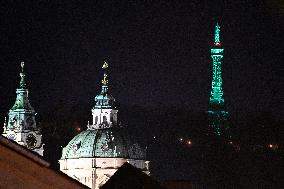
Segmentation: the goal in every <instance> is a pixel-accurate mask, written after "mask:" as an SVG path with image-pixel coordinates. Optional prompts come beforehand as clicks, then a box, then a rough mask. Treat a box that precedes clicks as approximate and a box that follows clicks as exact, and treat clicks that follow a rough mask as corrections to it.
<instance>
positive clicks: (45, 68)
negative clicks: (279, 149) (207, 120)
mask: <svg viewBox="0 0 284 189" xmlns="http://www.w3.org/2000/svg"><path fill="white" fill-rule="evenodd" d="M279 5H280V4H277V1H275V2H274V3H268V1H267V2H265V1H264V2H263V1H257V3H253V2H246V3H245V2H243V3H240V2H230V1H215V2H214V1H210V2H206V1H201V2H200V1H191V2H187V3H157V2H155V3H154V2H152V1H145V2H143V3H142V2H140V3H138V2H129V3H114V2H110V1H104V2H101V3H99V2H86V3H51V2H48V3H47V2H44V1H38V2H37V3H25V4H21V3H3V2H2V3H1V11H0V13H1V15H0V17H1V25H0V28H1V29H0V30H1V36H0V44H1V52H0V53H1V54H0V57H1V58H0V61H1V74H2V75H1V78H2V79H1V80H2V82H1V83H0V87H1V88H0V90H1V99H2V100H1V112H5V111H7V110H8V109H9V106H11V104H12V103H13V99H14V95H15V93H14V91H15V88H16V86H17V84H18V81H19V77H18V72H19V62H20V61H22V60H23V61H25V62H26V70H27V71H26V72H27V74H28V76H27V80H28V83H29V88H30V91H31V101H32V103H33V106H34V107H35V108H36V109H37V110H38V112H40V113H41V114H42V113H44V111H45V109H46V108H50V107H51V106H53V105H55V104H56V103H58V101H59V100H62V101H64V102H66V103H68V104H74V103H75V104H76V103H78V104H80V103H82V102H84V103H87V104H92V103H93V102H92V99H93V97H94V96H95V95H96V94H97V93H98V91H99V81H100V79H101V77H102V73H101V69H100V66H101V64H102V62H103V60H107V61H108V62H109V63H110V65H111V88H112V92H113V94H114V95H115V97H116V98H117V99H118V101H119V102H120V104H123V105H127V106H128V105H133V104H136V105H140V106H145V107H150V106H151V107H152V106H153V107H154V106H157V105H159V104H162V105H166V106H178V107H186V108H188V109H190V110H194V111H204V110H206V108H207V106H208V96H209V90H210V79H211V60H210V45H211V44H212V40H213V31H214V24H215V21H217V20H218V21H219V22H220V25H221V35H222V42H223V46H224V48H225V54H224V59H223V60H224V64H223V69H224V72H223V80H224V92H225V99H226V103H227V108H228V110H229V111H230V112H232V113H234V112H247V111H249V112H257V111H266V112H272V113H273V114H275V115H276V116H278V117H281V116H280V114H281V113H280V112H282V110H283V107H282V105H283V104H282V105H281V104H280V103H279V102H280V100H281V97H282V96H283V91H281V88H282V87H281V86H282V84H283V83H281V79H282V78H281V74H280V70H281V64H282V63H283V45H282V44H283V7H282V12H281V7H276V6H279ZM82 108H84V107H82ZM282 115H283V112H282Z"/></svg>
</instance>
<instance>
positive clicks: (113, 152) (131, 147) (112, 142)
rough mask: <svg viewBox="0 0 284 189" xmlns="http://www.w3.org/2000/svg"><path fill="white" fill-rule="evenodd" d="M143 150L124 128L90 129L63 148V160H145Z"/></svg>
mask: <svg viewBox="0 0 284 189" xmlns="http://www.w3.org/2000/svg"><path fill="white" fill-rule="evenodd" d="M145 156H146V151H145V149H142V148H141V147H140V146H139V145H138V144H137V143H135V141H133V139H132V138H131V136H130V135H128V134H127V132H126V130H125V129H123V128H109V129H94V130H91V129H88V130H86V131H83V132H81V133H80V134H78V135H77V136H75V137H74V138H73V139H72V140H71V141H70V142H69V144H68V145H67V146H66V147H65V148H63V152H62V157H61V159H72V158H93V157H118V158H119V157H120V158H130V159H141V160H143V159H145V158H146V157H145Z"/></svg>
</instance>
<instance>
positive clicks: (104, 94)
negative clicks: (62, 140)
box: [59, 62, 150, 189]
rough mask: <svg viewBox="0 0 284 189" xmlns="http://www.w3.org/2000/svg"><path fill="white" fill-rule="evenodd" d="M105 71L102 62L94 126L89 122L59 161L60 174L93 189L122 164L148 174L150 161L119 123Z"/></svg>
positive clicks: (93, 112)
mask: <svg viewBox="0 0 284 189" xmlns="http://www.w3.org/2000/svg"><path fill="white" fill-rule="evenodd" d="M107 68H108V64H107V63H106V62H105V63H104V65H103V69H104V70H105V73H104V78H103V80H102V90H101V92H100V94H98V95H97V96H96V97H95V102H96V103H95V106H94V108H93V109H92V115H93V123H92V124H89V123H88V125H87V130H85V131H83V132H81V133H80V134H78V135H77V136H75V137H74V138H73V139H72V140H71V141H70V142H69V143H68V145H67V146H66V147H65V148H63V151H62V157H61V159H60V160H59V163H60V170H61V171H62V172H63V173H65V174H67V175H68V176H70V177H72V178H74V179H76V180H78V181H79V182H81V183H83V184H85V185H86V186H88V187H90V188H92V189H97V188H99V187H100V186H102V185H103V184H104V183H105V182H106V181H107V180H108V179H109V178H110V177H111V176H112V175H113V174H114V173H115V172H116V171H117V169H118V168H119V167H120V166H122V165H123V163H125V162H128V163H130V164H132V165H133V166H135V167H137V168H140V169H141V170H142V171H143V172H145V173H146V174H148V175H149V174H150V172H149V161H146V160H145V159H146V149H143V148H141V147H140V146H139V145H138V144H137V143H136V142H135V141H134V140H133V139H132V137H131V136H130V135H128V133H127V130H126V129H125V128H123V127H122V126H121V125H120V124H118V121H117V113H118V110H117V109H116V108H115V106H114V102H115V99H114V97H113V96H112V95H111V94H110V93H109V88H108V75H107V72H106V70H107Z"/></svg>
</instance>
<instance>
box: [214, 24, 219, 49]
mask: <svg viewBox="0 0 284 189" xmlns="http://www.w3.org/2000/svg"><path fill="white" fill-rule="evenodd" d="M214 46H221V42H220V26H219V24H218V22H217V23H216V26H215V42H214Z"/></svg>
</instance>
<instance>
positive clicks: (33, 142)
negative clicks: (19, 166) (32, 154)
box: [26, 134, 37, 149]
mask: <svg viewBox="0 0 284 189" xmlns="http://www.w3.org/2000/svg"><path fill="white" fill-rule="evenodd" d="M26 143H27V147H28V148H30V149H31V148H34V147H35V146H36V143H37V140H36V137H35V136H34V135H33V134H29V135H28V136H27V138H26Z"/></svg>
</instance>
